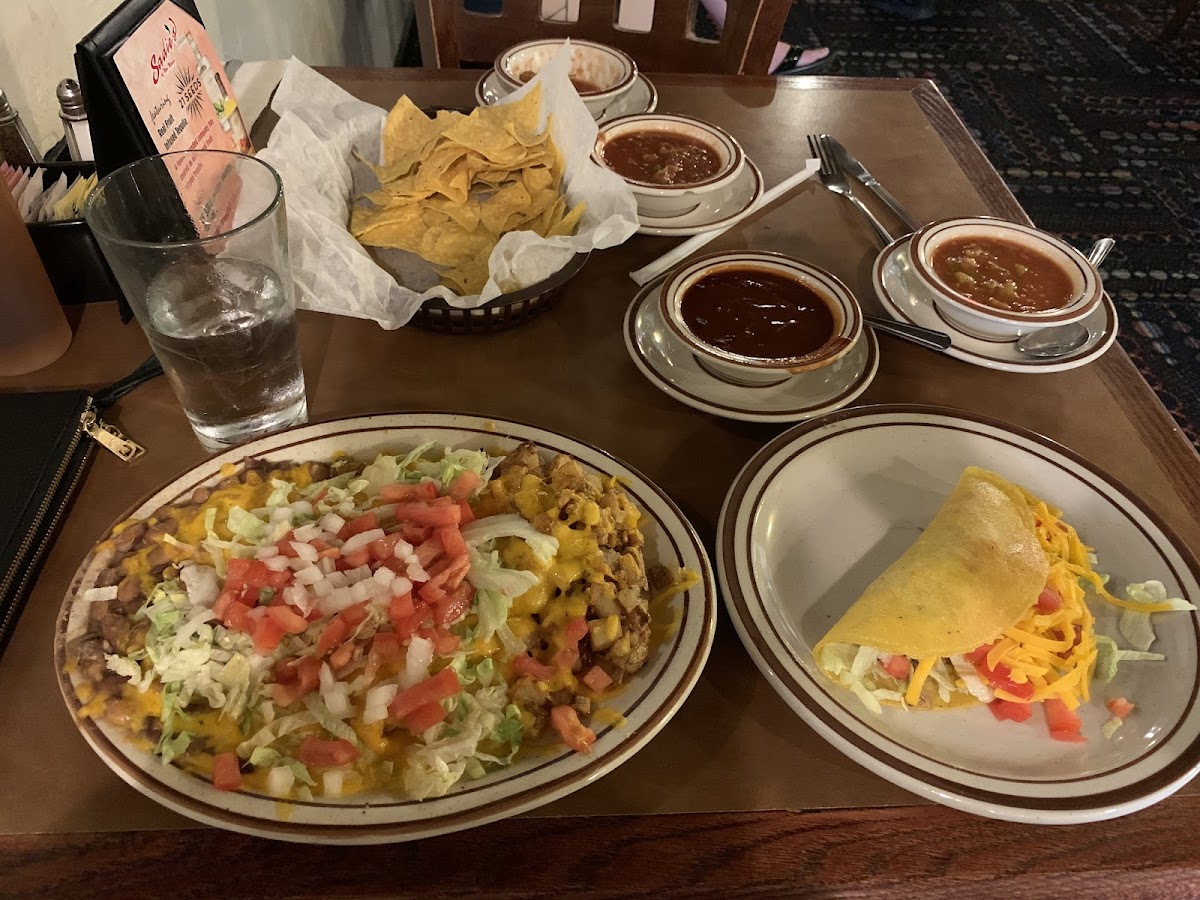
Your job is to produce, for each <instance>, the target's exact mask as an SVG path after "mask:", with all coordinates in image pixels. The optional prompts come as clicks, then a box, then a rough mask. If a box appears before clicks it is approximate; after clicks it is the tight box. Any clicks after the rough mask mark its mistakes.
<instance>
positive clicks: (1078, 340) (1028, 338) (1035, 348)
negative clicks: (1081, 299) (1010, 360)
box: [1017, 238, 1116, 359]
mask: <svg viewBox="0 0 1200 900" xmlns="http://www.w3.org/2000/svg"><path fill="white" fill-rule="evenodd" d="M1115 245H1116V241H1114V240H1113V239H1112V238H1100V240H1098V241H1096V243H1095V245H1093V247H1092V249H1091V252H1090V253H1088V262H1090V263H1091V264H1092V265H1093V266H1095V267H1097V268H1099V266H1100V263H1102V262H1103V261H1104V257H1106V256H1108V251H1110V250H1111V249H1112V248H1113V247H1114V246H1115ZM1091 337H1092V333H1091V332H1090V331H1088V330H1087V326H1086V325H1084V324H1083V323H1082V322H1072V323H1071V324H1070V325H1061V326H1059V327H1058V328H1043V329H1041V330H1040V331H1031V332H1029V334H1023V335H1021V336H1020V337H1019V338H1017V349H1018V350H1019V351H1020V352H1022V353H1024V354H1025V355H1026V356H1034V357H1037V358H1038V359H1052V358H1054V357H1056V356H1064V355H1066V354H1067V353H1070V352H1071V351H1073V350H1078V349H1079V348H1080V347H1082V346H1083V345H1084V344H1086V343H1087V342H1088V341H1089V340H1090V339H1091Z"/></svg>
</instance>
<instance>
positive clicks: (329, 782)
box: [321, 769, 346, 797]
mask: <svg viewBox="0 0 1200 900" xmlns="http://www.w3.org/2000/svg"><path fill="white" fill-rule="evenodd" d="M345 779H346V773H345V771H343V770H342V769H330V770H329V771H328V772H326V773H325V774H324V775H323V776H321V780H322V781H323V782H324V788H325V796H326V797H340V796H341V795H342V783H343V782H344V781H345Z"/></svg>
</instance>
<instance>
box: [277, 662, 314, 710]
mask: <svg viewBox="0 0 1200 900" xmlns="http://www.w3.org/2000/svg"><path fill="white" fill-rule="evenodd" d="M320 683H321V660H320V659H318V658H317V657H315V656H306V657H305V658H304V659H302V660H300V662H298V663H294V662H290V661H285V662H281V663H279V665H277V666H276V667H275V685H274V686H273V687H272V690H271V692H272V699H273V700H274V701H275V704H276V705H277V706H291V705H292V704H293V703H295V702H296V701H297V700H299V699H300V698H301V697H304V696H305V695H307V694H310V693H312V692H313V691H315V690H316V689H317V686H318V685H319V684H320Z"/></svg>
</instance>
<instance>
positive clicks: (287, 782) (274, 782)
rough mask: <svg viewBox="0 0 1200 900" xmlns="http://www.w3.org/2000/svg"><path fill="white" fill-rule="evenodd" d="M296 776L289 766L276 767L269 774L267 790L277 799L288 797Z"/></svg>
mask: <svg viewBox="0 0 1200 900" xmlns="http://www.w3.org/2000/svg"><path fill="white" fill-rule="evenodd" d="M295 781H296V776H295V774H294V773H293V772H292V770H291V769H289V768H288V767H287V766H276V767H275V768H273V769H272V770H271V771H270V772H268V773H267V790H268V791H270V792H271V793H272V794H274V795H275V796H276V797H286V796H287V795H288V792H289V791H291V789H292V785H293V784H294V783H295Z"/></svg>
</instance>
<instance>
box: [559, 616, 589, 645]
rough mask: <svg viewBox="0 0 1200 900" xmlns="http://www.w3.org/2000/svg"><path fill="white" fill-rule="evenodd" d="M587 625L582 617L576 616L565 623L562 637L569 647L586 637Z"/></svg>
mask: <svg viewBox="0 0 1200 900" xmlns="http://www.w3.org/2000/svg"><path fill="white" fill-rule="evenodd" d="M587 633H588V624H587V619H585V618H584V617H583V616H576V617H575V618H574V619H571V620H570V621H569V622H567V627H566V628H564V629H563V637H564V638H565V639H566V642H567V644H568V645H569V646H571V647H574V646H575V645H576V644H578V643H579V642H580V641H581V640H583V639H584V638H585V637H587Z"/></svg>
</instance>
